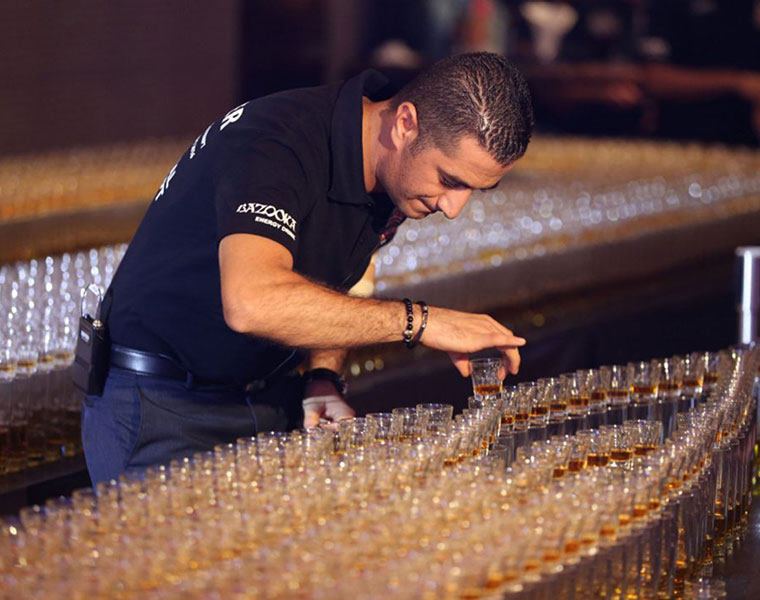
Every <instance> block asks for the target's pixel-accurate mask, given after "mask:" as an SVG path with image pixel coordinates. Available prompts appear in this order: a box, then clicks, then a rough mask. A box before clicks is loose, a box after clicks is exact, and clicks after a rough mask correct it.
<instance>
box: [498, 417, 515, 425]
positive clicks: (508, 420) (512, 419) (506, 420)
mask: <svg viewBox="0 0 760 600" xmlns="http://www.w3.org/2000/svg"><path fill="white" fill-rule="evenodd" d="M514 422H515V416H514V415H501V424H502V425H512V424H514Z"/></svg>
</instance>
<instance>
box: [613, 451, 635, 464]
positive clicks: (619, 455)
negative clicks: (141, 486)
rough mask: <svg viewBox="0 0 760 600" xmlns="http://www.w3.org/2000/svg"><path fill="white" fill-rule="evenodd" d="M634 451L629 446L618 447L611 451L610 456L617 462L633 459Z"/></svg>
mask: <svg viewBox="0 0 760 600" xmlns="http://www.w3.org/2000/svg"><path fill="white" fill-rule="evenodd" d="M631 456H633V452H632V451H630V450H628V449H627V448H616V449H615V450H612V451H611V452H610V458H611V459H612V460H614V461H616V462H625V461H627V460H631Z"/></svg>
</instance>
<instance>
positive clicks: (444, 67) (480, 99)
mask: <svg viewBox="0 0 760 600" xmlns="http://www.w3.org/2000/svg"><path fill="white" fill-rule="evenodd" d="M403 102H411V103H412V104H414V106H415V108H416V109H417V118H418V122H419V137H418V138H417V139H416V140H415V143H414V144H413V145H412V150H416V149H419V148H422V147H425V146H428V145H430V143H431V142H432V143H433V144H435V146H437V147H438V148H440V149H441V150H443V151H444V152H447V153H449V152H450V151H451V150H453V148H454V146H455V144H456V143H457V142H458V141H459V139H460V138H461V137H462V136H463V135H470V136H472V137H475V138H476V139H477V140H478V142H480V145H481V146H483V148H485V149H486V151H487V152H488V153H489V154H490V155H491V156H492V157H493V158H494V159H495V160H496V161H498V162H499V163H500V164H502V165H508V164H511V163H513V162H514V161H516V160H517V159H518V158H520V157H521V156H522V155H523V154H525V151H526V149H527V148H528V142H529V141H530V136H531V134H532V133H533V127H534V121H533V107H532V105H531V100H530V92H529V91H528V84H527V82H526V81H525V78H524V77H523V76H522V74H521V73H520V72H519V71H518V70H517V69H516V68H515V67H514V66H513V65H512V64H511V63H510V62H509V61H508V60H507V59H505V58H504V57H503V56H499V55H498V54H493V53H491V52H475V53H472V54H458V55H455V56H450V57H448V58H444V59H442V60H439V61H438V62H436V63H434V64H433V65H431V66H430V67H428V68H427V69H425V70H424V71H423V72H422V73H420V74H419V75H418V76H417V77H415V78H414V79H413V80H412V81H411V82H409V83H408V84H407V85H405V86H404V87H403V88H402V89H401V90H400V91H399V92H398V93H397V94H396V95H395V96H393V98H392V99H391V108H392V109H393V110H395V109H397V108H398V107H399V105H401V103H403ZM415 146H416V148H415Z"/></svg>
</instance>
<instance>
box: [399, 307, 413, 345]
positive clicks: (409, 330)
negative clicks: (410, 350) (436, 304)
mask: <svg viewBox="0 0 760 600" xmlns="http://www.w3.org/2000/svg"><path fill="white" fill-rule="evenodd" d="M402 302H403V303H404V307H405V308H406V329H404V331H403V333H402V334H401V336H402V338H403V342H404V344H406V346H407V347H408V346H409V344H410V343H411V342H412V337H413V336H414V310H413V309H412V301H411V300H409V298H403V299H402Z"/></svg>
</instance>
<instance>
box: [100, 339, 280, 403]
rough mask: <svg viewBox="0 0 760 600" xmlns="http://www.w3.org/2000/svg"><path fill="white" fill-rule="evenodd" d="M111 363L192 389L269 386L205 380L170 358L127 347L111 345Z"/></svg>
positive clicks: (249, 389)
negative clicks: (194, 387) (196, 386)
mask: <svg viewBox="0 0 760 600" xmlns="http://www.w3.org/2000/svg"><path fill="white" fill-rule="evenodd" d="M110 362H111V366H114V367H118V368H119V369H125V370H127V371H132V372H133V373H137V374H138V375H150V376H153V377H161V378H164V379H172V380H174V381H183V382H185V384H186V385H187V386H188V387H192V386H193V385H201V386H224V387H229V388H240V389H245V390H246V391H249V392H253V391H259V390H262V389H264V388H265V387H266V385H267V381H266V380H264V379H260V380H255V381H251V382H248V383H247V384H240V385H235V384H230V383H229V382H222V381H212V380H209V379H203V378H201V377H196V376H195V375H193V374H192V373H191V372H190V371H188V370H187V369H184V368H183V367H181V366H180V365H178V364H177V363H176V362H175V361H174V359H172V358H169V357H168V356H164V355H163V354H155V353H153V352H144V351H142V350H135V349H134V348H127V347H125V346H120V345H119V344H111V355H110Z"/></svg>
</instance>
